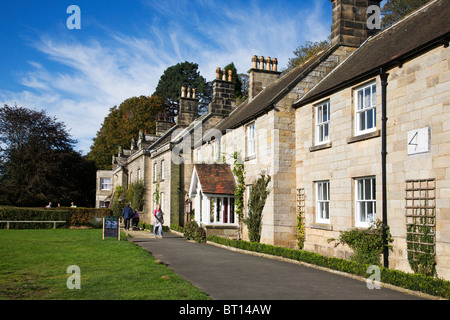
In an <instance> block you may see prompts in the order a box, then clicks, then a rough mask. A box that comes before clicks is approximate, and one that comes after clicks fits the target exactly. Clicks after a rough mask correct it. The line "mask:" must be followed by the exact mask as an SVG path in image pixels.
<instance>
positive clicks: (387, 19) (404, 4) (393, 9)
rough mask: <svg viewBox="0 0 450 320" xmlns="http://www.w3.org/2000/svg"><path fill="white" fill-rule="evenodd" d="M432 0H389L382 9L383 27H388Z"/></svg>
mask: <svg viewBox="0 0 450 320" xmlns="http://www.w3.org/2000/svg"><path fill="white" fill-rule="evenodd" d="M429 1H430V0H387V2H386V3H385V5H384V6H383V8H382V9H381V15H382V16H383V18H382V19H381V27H382V28H386V27H389V26H390V25H392V24H393V23H395V22H396V21H398V20H400V19H401V18H402V17H404V16H406V15H407V14H409V13H411V12H413V11H414V10H416V9H418V8H420V7H421V6H423V5H424V4H425V3H427V2H429Z"/></svg>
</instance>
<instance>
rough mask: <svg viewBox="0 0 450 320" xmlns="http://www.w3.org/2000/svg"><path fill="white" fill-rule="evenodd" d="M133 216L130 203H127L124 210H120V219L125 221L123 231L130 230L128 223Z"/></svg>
mask: <svg viewBox="0 0 450 320" xmlns="http://www.w3.org/2000/svg"><path fill="white" fill-rule="evenodd" d="M133 216H134V212H133V209H131V203H127V205H126V206H125V208H123V210H122V217H123V220H124V221H125V227H124V229H125V230H129V229H130V221H131V218H133Z"/></svg>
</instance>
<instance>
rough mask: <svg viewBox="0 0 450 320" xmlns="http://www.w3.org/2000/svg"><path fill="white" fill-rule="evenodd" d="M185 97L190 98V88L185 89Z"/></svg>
mask: <svg viewBox="0 0 450 320" xmlns="http://www.w3.org/2000/svg"><path fill="white" fill-rule="evenodd" d="M187 97H188V98H190V97H191V88H188V89H187Z"/></svg>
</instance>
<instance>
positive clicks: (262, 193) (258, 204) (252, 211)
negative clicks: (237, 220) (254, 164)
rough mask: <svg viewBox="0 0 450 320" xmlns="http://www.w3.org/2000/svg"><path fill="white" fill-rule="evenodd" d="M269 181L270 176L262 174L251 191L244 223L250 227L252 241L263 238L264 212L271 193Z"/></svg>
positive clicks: (249, 234) (249, 233)
mask: <svg viewBox="0 0 450 320" xmlns="http://www.w3.org/2000/svg"><path fill="white" fill-rule="evenodd" d="M269 182H270V176H267V177H266V176H265V175H261V177H259V178H258V180H257V181H256V183H255V184H254V185H253V187H252V191H251V192H250V199H249V201H248V218H246V219H244V223H245V224H246V225H247V227H248V236H249V238H250V241H251V242H259V241H260V240H261V229H262V212H263V209H264V206H265V204H266V199H267V197H268V196H269V194H270V190H269V189H268V188H267V186H268V185H269Z"/></svg>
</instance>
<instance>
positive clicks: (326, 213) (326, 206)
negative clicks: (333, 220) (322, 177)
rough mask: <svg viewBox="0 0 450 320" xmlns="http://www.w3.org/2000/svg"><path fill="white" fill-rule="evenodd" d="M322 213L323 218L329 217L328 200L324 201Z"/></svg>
mask: <svg viewBox="0 0 450 320" xmlns="http://www.w3.org/2000/svg"><path fill="white" fill-rule="evenodd" d="M323 205H324V214H323V218H324V219H327V220H328V219H330V203H329V202H324V204H323Z"/></svg>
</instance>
